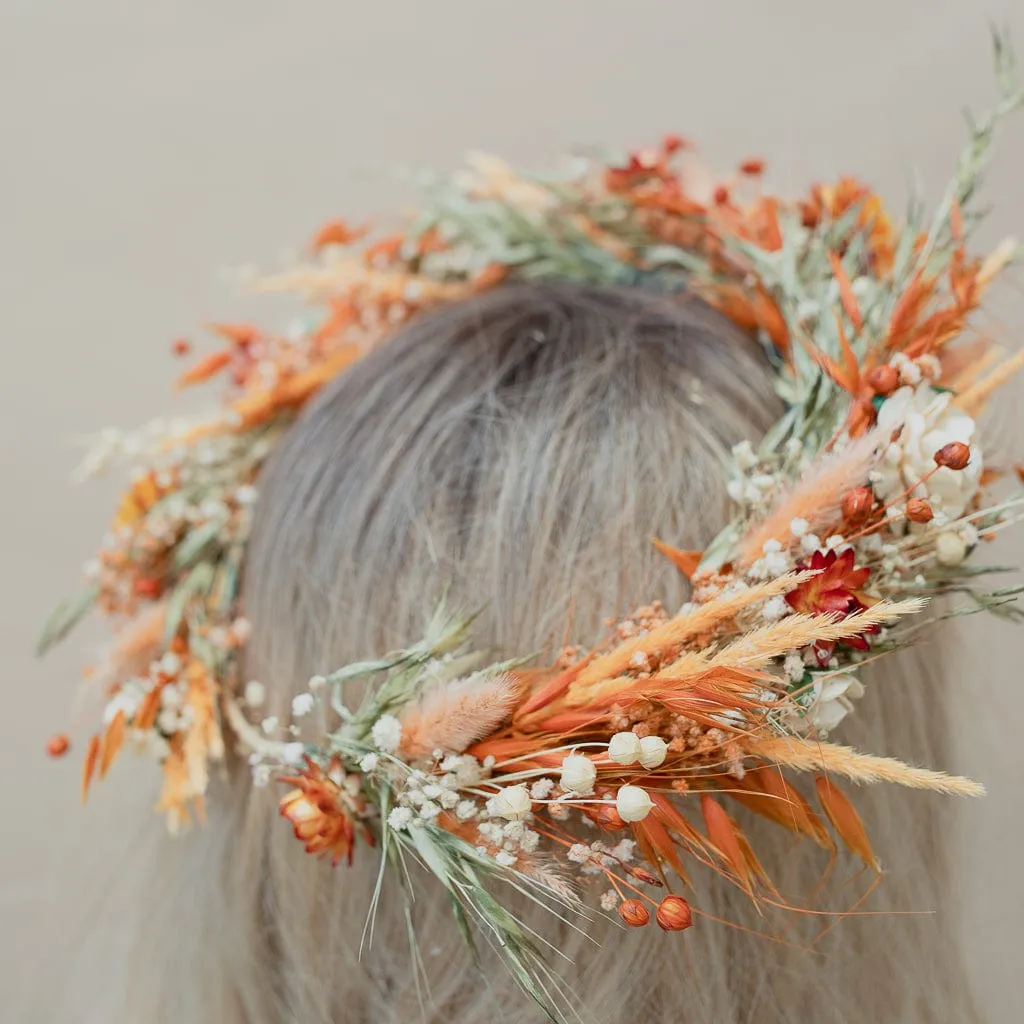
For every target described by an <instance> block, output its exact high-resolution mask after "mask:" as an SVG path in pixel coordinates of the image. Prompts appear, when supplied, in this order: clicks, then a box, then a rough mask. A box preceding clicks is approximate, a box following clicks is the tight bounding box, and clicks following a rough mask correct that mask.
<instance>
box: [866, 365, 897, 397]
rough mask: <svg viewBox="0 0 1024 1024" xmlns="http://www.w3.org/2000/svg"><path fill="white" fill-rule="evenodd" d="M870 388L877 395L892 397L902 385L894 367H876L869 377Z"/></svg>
mask: <svg viewBox="0 0 1024 1024" xmlns="http://www.w3.org/2000/svg"><path fill="white" fill-rule="evenodd" d="M867 381H868V387H869V388H871V390H872V391H874V393H875V394H876V395H891V394H892V393H893V392H894V391H895V390H896V389H897V388H898V387H899V384H900V375H899V373H897V372H896V368H895V367H893V366H876V367H875V368H874V369H873V370H872V371H871V372H870V373H869V374H868V377H867Z"/></svg>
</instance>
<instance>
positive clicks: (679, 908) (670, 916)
mask: <svg viewBox="0 0 1024 1024" xmlns="http://www.w3.org/2000/svg"><path fill="white" fill-rule="evenodd" d="M655 919H656V920H657V922H658V925H659V927H661V928H663V929H664V930H665V931H667V932H681V931H683V930H685V929H686V928H689V927H690V925H692V924H693V911H692V910H690V904H689V903H687V902H686V900H684V899H683V897H682V896H666V897H665V898H664V899H663V900H662V901H661V903H659V904H658V912H657V914H655Z"/></svg>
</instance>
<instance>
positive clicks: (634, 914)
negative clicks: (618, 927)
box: [619, 900, 651, 928]
mask: <svg viewBox="0 0 1024 1024" xmlns="http://www.w3.org/2000/svg"><path fill="white" fill-rule="evenodd" d="M619 917H621V918H622V920H623V921H625V923H626V924H628V925H629V927H630V928H643V926H644V925H645V924H647V922H648V921H650V919H651V912H650V911H649V910H648V909H647V908H646V907H645V906H644V905H643V904H642V903H641V902H640V901H639V900H624V901H623V902H622V903H620V904H619Z"/></svg>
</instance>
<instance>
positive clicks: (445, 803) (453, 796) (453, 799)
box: [441, 789, 459, 811]
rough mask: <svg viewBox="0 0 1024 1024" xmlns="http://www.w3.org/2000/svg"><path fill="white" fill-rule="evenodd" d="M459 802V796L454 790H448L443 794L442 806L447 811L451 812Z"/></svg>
mask: <svg viewBox="0 0 1024 1024" xmlns="http://www.w3.org/2000/svg"><path fill="white" fill-rule="evenodd" d="M458 802H459V794H458V793H456V792H455V791H454V790H451V789H446V790H445V791H444V792H443V793H442V794H441V806H442V807H443V808H444V809H445V810H446V811H450V810H451V809H452V808H453V807H454V806H455V805H456V804H457V803H458Z"/></svg>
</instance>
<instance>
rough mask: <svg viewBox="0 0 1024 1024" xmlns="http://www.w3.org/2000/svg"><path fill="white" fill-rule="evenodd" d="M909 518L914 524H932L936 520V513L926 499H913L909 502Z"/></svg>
mask: <svg viewBox="0 0 1024 1024" xmlns="http://www.w3.org/2000/svg"><path fill="white" fill-rule="evenodd" d="M907 518H908V519H909V520H910V521H911V522H912V523H930V522H931V521H932V520H933V519H934V518H935V513H934V512H933V511H932V507H931V505H929V504H928V502H927V501H925V500H924V498H911V499H910V501H908V502H907Z"/></svg>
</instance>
